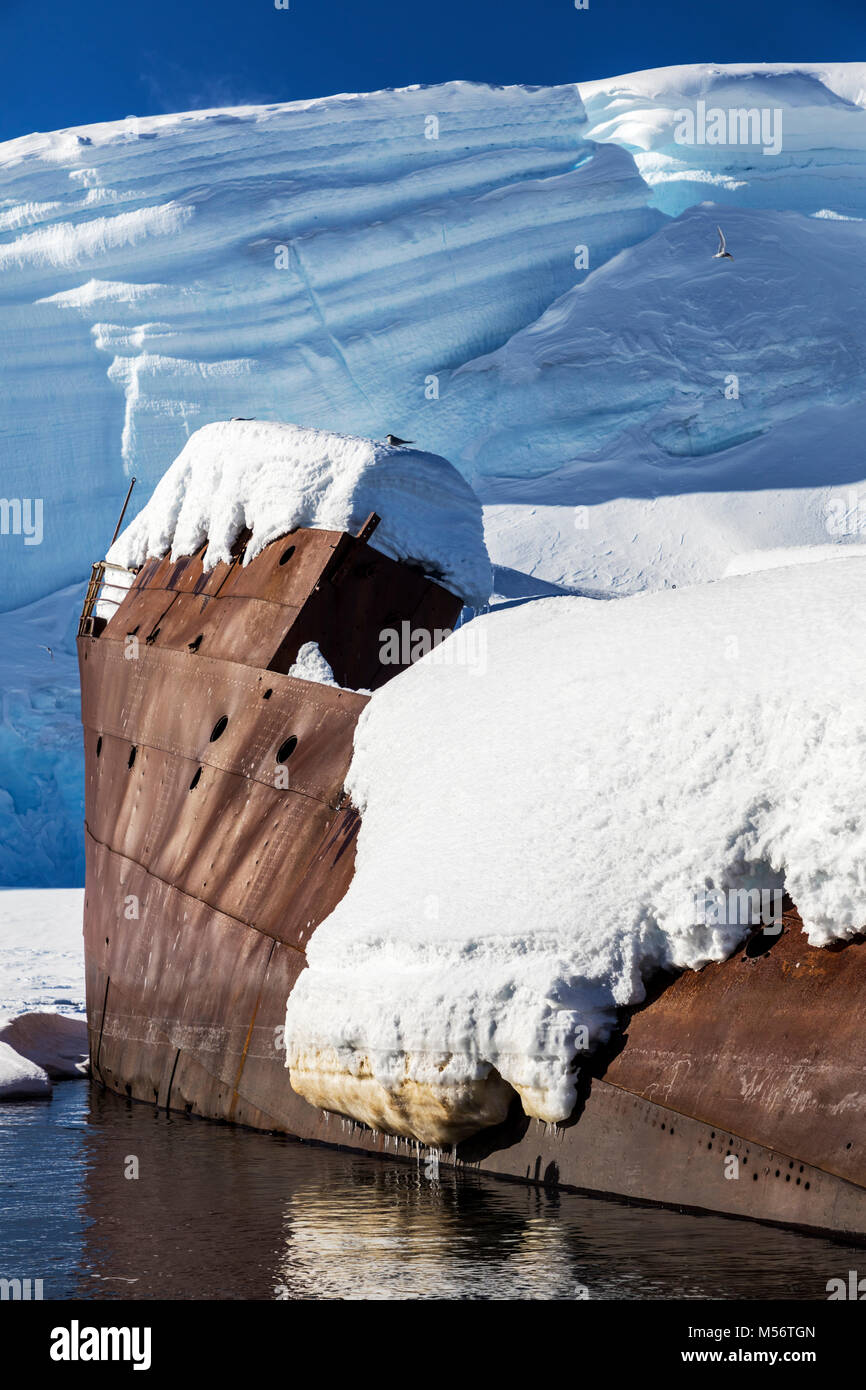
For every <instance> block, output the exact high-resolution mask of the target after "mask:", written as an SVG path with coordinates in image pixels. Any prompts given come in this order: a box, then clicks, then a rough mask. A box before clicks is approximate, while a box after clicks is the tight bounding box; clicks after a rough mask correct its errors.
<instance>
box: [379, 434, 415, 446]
mask: <svg viewBox="0 0 866 1390" xmlns="http://www.w3.org/2000/svg"><path fill="white" fill-rule="evenodd" d="M385 443H386V444H390V445H391V448H392V449H399V447H400V445H401V444H414V443H415V440H414V439H401V438H400V436H399V434H386V435H385Z"/></svg>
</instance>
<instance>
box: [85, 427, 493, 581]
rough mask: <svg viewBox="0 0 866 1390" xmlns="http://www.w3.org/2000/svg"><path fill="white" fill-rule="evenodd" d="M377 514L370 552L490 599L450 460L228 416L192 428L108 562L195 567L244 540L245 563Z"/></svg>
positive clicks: (477, 521)
mask: <svg viewBox="0 0 866 1390" xmlns="http://www.w3.org/2000/svg"><path fill="white" fill-rule="evenodd" d="M371 512H376V513H377V515H378V516H380V517H381V522H380V524H379V526H378V528H377V530H376V533H375V537H374V539H373V544H374V545H375V547H376V549H377V550H381V551H382V552H383V553H384V554H385V555H390V556H391V557H392V558H393V559H395V560H406V561H410V562H411V563H413V564H416V565H421V566H422V567H423V568H424V570H425V572H426V573H427V574H429V575H431V576H432V577H433V578H434V579H436V580H438V582H439V583H441V584H442V585H443V586H444V587H445V588H446V589H449V590H450V591H451V592H452V593H454V594H457V595H458V596H459V597H460V598H462V599H464V600H465V601H466V602H467V603H470V604H473V605H474V606H476V607H477V606H479V605H481V604H484V603H486V602H487V600H488V598H489V597H490V590H491V568H490V557H489V556H488V554H487V548H486V546H485V544H484V530H483V525H482V517H481V504H480V502H479V501H478V498H477V497H476V496H475V493H474V492H473V491H472V489H471V487H470V486H469V484H468V483H467V482H466V481H465V479H464V478H463V477H462V476H461V475H460V473H458V472H457V469H456V468H454V467H453V466H452V465H451V464H450V463H449V462H448V461H447V459H444V458H440V457H439V456H438V455H437V454H427V453H424V452H423V451H422V450H420V449H413V448H396V447H391V446H390V445H388V444H385V443H382V442H379V441H376V440H372V439H359V438H355V437H353V436H351V435H343V434H331V433H330V432H329V431H327V430H313V429H303V428H302V427H301V426H299V425H286V424H280V423H278V422H276V421H267V420H261V421H259V420H231V421H221V422H219V423H217V424H213V425H205V426H204V427H203V428H202V429H200V430H197V431H196V432H195V434H193V435H192V436H191V437H190V438H189V439H188V440H187V443H186V444H185V446H184V448H183V449H182V450H181V452H180V454H178V456H177V458H176V459H175V461H174V463H173V464H172V465H171V467H170V468H169V469H168V471H167V472H166V473H165V474H164V475H163V477H162V478H161V479H160V481H159V483H158V484H157V486H156V488H155V490H154V492H153V496H152V497H151V498H150V501H149V502H148V503H147V504H146V506H145V507H144V508H143V509H142V510H141V511H140V512H139V514H138V516H137V517H136V518H135V520H134V521H132V522H131V523H130V525H129V526H127V528H126V530H125V531H123V532H122V533H121V535H120V536H118V538H117V540H116V541H115V543H114V545H112V547H111V549H110V550H109V552H108V556H107V558H108V559H109V560H110V561H111V562H112V563H114V564H118V565H123V566H124V567H126V568H132V567H133V566H137V565H141V564H143V563H144V561H145V560H146V559H147V557H148V556H149V555H155V556H162V555H165V554H166V553H167V552H168V551H169V550H170V551H171V554H172V558H176V557H179V556H181V555H191V554H193V553H194V552H195V551H197V550H198V549H200V547H201V546H202V545H204V543H205V541H207V543H208V544H207V551H206V553H205V557H204V568H205V569H211V568H212V567H213V566H214V565H216V564H217V563H218V562H219V561H220V560H229V559H230V558H231V547H232V544H233V543H234V541H235V540H236V538H237V536H238V535H239V534H240V532H241V531H242V530H243V529H244V527H248V528H249V530H250V531H251V532H252V539H251V540H250V543H249V545H248V546H247V549H246V554H245V556H244V564H248V563H249V561H250V560H252V559H254V558H255V556H256V555H258V554H259V552H260V551H261V550H263V549H264V547H265V546H266V545H268V544H269V542H270V541H272V540H276V538H277V537H278V536H282V535H285V534H286V532H287V531H292V530H294V529H295V528H296V527H298V526H308V527H312V528H314V529H316V530H323V531H350V532H352V533H353V534H357V532H358V531H359V530H360V528H361V526H362V525H363V523H364V521H366V519H367V517H368V516H369V515H370V513H371Z"/></svg>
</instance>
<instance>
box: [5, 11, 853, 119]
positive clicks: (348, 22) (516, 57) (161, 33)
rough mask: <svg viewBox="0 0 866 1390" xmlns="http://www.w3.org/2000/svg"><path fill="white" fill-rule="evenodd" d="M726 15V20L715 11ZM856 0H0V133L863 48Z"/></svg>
mask: <svg viewBox="0 0 866 1390" xmlns="http://www.w3.org/2000/svg"><path fill="white" fill-rule="evenodd" d="M720 16H721V17H722V19H723V21H724V23H723V25H722V24H721V23H720V22H719V17H720ZM864 39H866V4H864V0H820V3H818V0H717V3H713V2H712V0H656V3H654V2H653V0H590V8H589V10H587V11H577V10H575V8H574V3H573V0H291V9H290V10H288V11H280V10H276V9H275V8H274V3H273V0H84V3H75V0H0V139H9V138H10V137H12V136H15V135H22V134H26V133H27V132H29V131H32V130H54V129H57V128H58V127H61V126H68V125H79V124H82V123H84V122H88V121H101V120H114V119H117V118H119V117H122V116H127V115H131V114H134V115H139V116H144V115H150V114H153V113H155V112H163V111H183V110H189V109H192V108H195V107H201V106H212V105H236V104H238V103H241V102H246V101H290V100H292V99H294V98H296V97H308V96H324V95H327V94H329V93H332V92H345V91H351V92H357V91H371V90H373V89H375V88H378V87H402V86H406V85H408V84H409V83H412V82H440V81H444V80H446V79H448V78H453V77H465V78H474V79H476V80H480V81H491V82H527V83H546V82H569V81H579V80H580V79H581V78H583V79H585V80H586V79H590V78H594V77H610V76H613V75H614V74H616V73H621V72H630V71H632V70H634V69H636V68H646V67H657V66H660V65H662V64H667V63H688V62H749V61H761V60H767V61H799V62H802V61H806V60H811V61H830V60H835V61H837V62H838V61H844V60H848V59H861V60H862V59H866V42H864Z"/></svg>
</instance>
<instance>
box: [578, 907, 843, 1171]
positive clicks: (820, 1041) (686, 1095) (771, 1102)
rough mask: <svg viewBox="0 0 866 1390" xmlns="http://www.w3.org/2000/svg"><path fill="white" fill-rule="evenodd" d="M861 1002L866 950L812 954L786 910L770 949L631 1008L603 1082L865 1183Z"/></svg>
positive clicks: (691, 977) (683, 980) (684, 980)
mask: <svg viewBox="0 0 866 1390" xmlns="http://www.w3.org/2000/svg"><path fill="white" fill-rule="evenodd" d="M759 939H760V938H756V940H759ZM766 939H772V938H766ZM864 998H866V943H864V942H862V941H857V942H852V943H851V944H849V945H847V946H845V947H843V948H838V947H830V948H823V949H816V948H813V947H810V946H809V945H808V943H807V941H806V938H805V936H804V935H803V932H802V929H801V923H800V918H799V915H798V913H797V912H796V909H790V910H788V911H787V912H786V913H785V914H784V919H783V933H782V935H781V936H780V937H779V938H778V939H777V940H776V941H775V944H774V945H772V946H771V948H770V949H769V950H768V951H766V953H765V954H763V955H755V956H747V955H746V954H745V952H744V951H743V950H740V951H739V952H738V953H737V954H736V955H735V956H733V957H731V958H730V959H729V960H727V961H724V962H723V963H722V964H719V965H707V966H705V967H704V969H703V970H701V971H700V972H699V973H695V972H693V971H686V972H685V973H684V974H683V975H681V976H679V977H678V978H677V979H675V980H674V981H673V982H672V983H671V984H670V985H669V986H668V988H667V989H665V990H664V992H663V993H662V994H661V995H660V996H659V997H658V998H657V999H655V1000H654V1001H653V1002H652V1003H650V1004H649V1005H647V1006H646V1007H645V1008H643V1009H640V1010H638V1011H636V1012H635V1013H634V1014H633V1016H632V1017H631V1019H630V1020H629V1022H628V1024H627V1028H626V1042H625V1045H624V1046H623V1048H622V1050H621V1052H620V1053H619V1055H618V1056H617V1057H615V1058H614V1060H613V1061H612V1062H611V1063H610V1065H609V1067H608V1069H607V1071H606V1072H605V1079H606V1080H607V1081H609V1082H612V1083H614V1084H615V1085H617V1086H621V1087H623V1088H625V1089H626V1090H629V1091H632V1092H634V1093H635V1094H637V1095H642V1096H645V1097H647V1098H648V1099H650V1100H655V1101H659V1102H660V1103H661V1104H663V1105H666V1106H669V1107H671V1108H672V1109H673V1110H677V1111H680V1112H681V1113H683V1114H688V1115H694V1116H696V1117H697V1118H699V1119H702V1120H705V1121H706V1122H708V1123H710V1124H714V1125H718V1126H719V1127H722V1128H725V1129H728V1130H730V1131H731V1132H732V1133H734V1134H739V1135H741V1136H743V1137H744V1138H747V1139H751V1140H754V1141H755V1142H758V1143H762V1144H766V1145H768V1146H773V1147H776V1148H779V1149H781V1150H783V1151H785V1152H787V1153H789V1154H790V1155H792V1156H794V1157H796V1158H798V1159H800V1160H806V1161H808V1162H809V1163H812V1164H816V1165H817V1166H819V1167H822V1168H825V1169H826V1170H827V1171H828V1172H832V1173H836V1174H837V1175H839V1176H840V1177H843V1178H846V1179H848V1180H850V1181H853V1182H858V1183H863V1184H866V1132H864V1117H866V1033H864V1029H863V1017H862V1008H863V1000H864Z"/></svg>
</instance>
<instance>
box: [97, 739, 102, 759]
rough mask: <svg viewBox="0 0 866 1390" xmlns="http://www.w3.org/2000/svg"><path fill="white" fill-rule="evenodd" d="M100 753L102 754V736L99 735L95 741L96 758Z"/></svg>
mask: <svg viewBox="0 0 866 1390" xmlns="http://www.w3.org/2000/svg"><path fill="white" fill-rule="evenodd" d="M101 752H102V734H100V735H99V738H98V739H97V740H96V756H97V758H98V757H99V755H100V753H101Z"/></svg>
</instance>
